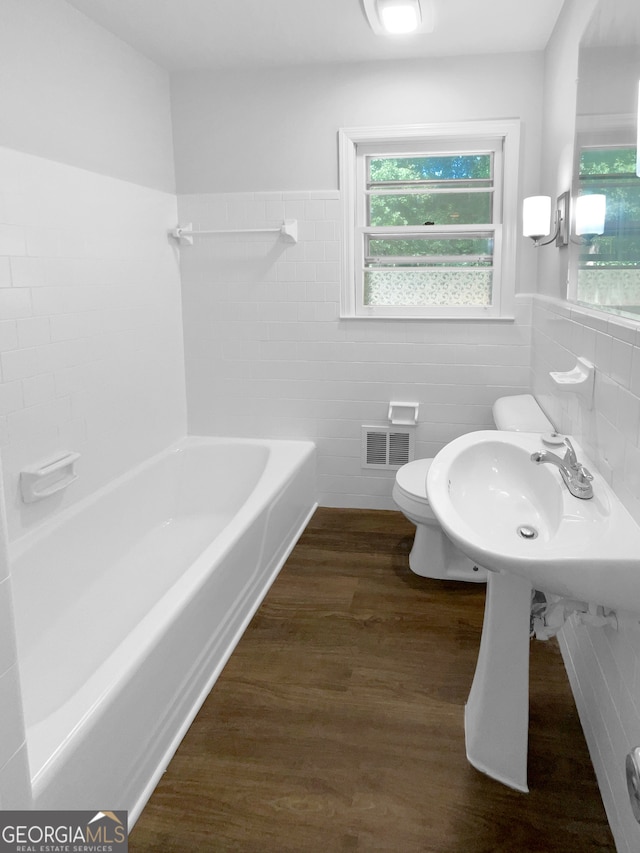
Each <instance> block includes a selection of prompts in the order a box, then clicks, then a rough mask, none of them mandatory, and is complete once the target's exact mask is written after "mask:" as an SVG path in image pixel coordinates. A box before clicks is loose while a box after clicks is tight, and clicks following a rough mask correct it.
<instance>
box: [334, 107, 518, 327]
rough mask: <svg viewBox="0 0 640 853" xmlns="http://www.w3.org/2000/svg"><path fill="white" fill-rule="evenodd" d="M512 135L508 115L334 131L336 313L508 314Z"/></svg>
mask: <svg viewBox="0 0 640 853" xmlns="http://www.w3.org/2000/svg"><path fill="white" fill-rule="evenodd" d="M518 138H519V123H518V122H516V121H509V122H506V121H503V122H465V123H461V124H454V125H425V126H411V127H400V128H358V129H347V130H342V131H340V156H341V160H340V177H341V193H342V203H343V210H344V228H345V234H344V247H345V250H344V270H343V289H342V305H341V313H342V316H343V317H464V318H469V317H485V318H486V317H500V316H507V315H508V313H509V310H510V309H511V305H512V296H513V281H514V268H515V263H514V260H515V259H514V254H515V224H516V220H517V214H516V208H517V198H516V196H517V169H518V166H517V163H518V150H517V149H518ZM505 223H509V227H507V226H506V224H505Z"/></svg>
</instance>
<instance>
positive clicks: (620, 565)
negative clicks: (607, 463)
mask: <svg viewBox="0 0 640 853" xmlns="http://www.w3.org/2000/svg"><path fill="white" fill-rule="evenodd" d="M574 446H576V452H577V455H578V459H579V460H580V461H581V462H582V463H583V464H585V465H586V466H587V468H589V469H590V470H591V471H592V473H593V474H594V479H593V498H591V499H589V500H581V499H580V498H576V497H574V496H573V495H571V494H570V493H569V491H568V489H567V488H566V486H565V485H564V483H563V482H562V479H561V477H560V472H559V470H558V469H557V468H556V467H555V466H554V465H550V464H549V463H544V464H536V463H534V462H532V461H531V458H530V457H531V454H532V453H533V452H534V451H537V450H542V449H545V446H544V445H543V443H542V440H541V437H540V435H539V434H538V433H511V432H500V431H495V430H492V431H480V432H472V433H469V434H467V435H464V436H461V437H460V438H457V439H455V440H454V441H452V442H451V443H450V444H448V445H447V446H446V447H445V448H443V450H441V451H440V453H438V454H437V456H436V457H435V459H434V460H433V463H432V465H431V468H430V469H429V474H428V477H427V493H428V495H429V503H430V504H431V507H432V509H433V512H434V514H435V516H436V518H437V519H438V520H439V522H440V523H441V525H442V527H443V529H444V530H445V532H446V533H447V535H448V536H449V538H450V539H451V540H452V541H453V542H454V543H455V544H456V545H457V546H458V547H459V548H460V549H461V550H462V551H463V552H464V553H465V554H467V555H468V556H469V557H470V558H471V559H472V560H474V561H475V562H476V563H478V564H479V565H481V566H483V567H485V568H487V569H489V570H490V571H493V572H501V573H512V574H515V575H518V576H520V577H522V578H524V579H526V580H527V581H529V583H530V584H531V586H532V587H533V588H534V589H539V590H541V591H543V592H549V593H553V594H556V595H561V596H565V597H568V598H573V599H580V600H582V601H586V602H589V603H593V604H599V605H604V606H605V607H610V608H614V609H615V608H622V609H625V610H632V611H635V612H640V527H639V526H638V525H637V524H636V523H635V521H634V520H633V518H632V517H631V515H630V514H629V513H628V512H627V510H626V509H625V508H624V506H623V505H622V504H621V502H620V501H619V499H618V498H617V496H616V495H615V493H614V492H613V491H612V489H611V488H610V487H609V485H608V484H607V482H606V480H604V479H603V478H602V476H600V475H599V474H598V473H597V472H596V471H595V470H594V468H593V467H592V466H591V464H590V463H589V460H588V459H586V458H585V457H584V454H583V452H582V450H581V449H580V448H579V447H578V446H577V445H576V443H575V442H574ZM546 449H549V448H546ZM553 449H554V450H555V451H556V452H558V453H559V454H560V455H561V454H562V449H560V451H558V448H553Z"/></svg>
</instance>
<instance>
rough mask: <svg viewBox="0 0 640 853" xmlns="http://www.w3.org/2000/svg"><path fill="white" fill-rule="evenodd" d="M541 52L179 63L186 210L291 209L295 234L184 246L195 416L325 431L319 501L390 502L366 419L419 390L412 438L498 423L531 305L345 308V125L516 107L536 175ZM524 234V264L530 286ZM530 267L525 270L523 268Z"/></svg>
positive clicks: (272, 218) (519, 373)
mask: <svg viewBox="0 0 640 853" xmlns="http://www.w3.org/2000/svg"><path fill="white" fill-rule="evenodd" d="M541 92H542V63H541V56H540V55H535V54H524V55H520V56H515V55H508V56H499V57H486V56H485V57H456V58H455V59H439V60H438V61H437V62H435V61H434V62H429V61H425V62H407V63H396V62H385V63H379V64H377V65H371V64H366V65H354V66H339V67H337V68H331V67H324V68H319V67H310V68H306V69H300V68H297V69H296V68H294V69H287V70H278V71H266V72H261V73H256V72H254V73H249V72H246V73H241V74H236V73H234V75H233V76H231V75H227V76H224V77H222V78H220V77H217V76H216V75H212V74H207V73H189V74H180V75H177V76H176V77H175V78H174V79H173V80H172V104H173V113H174V118H175V146H176V169H177V176H178V187H179V189H180V191H181V194H180V196H179V209H180V219H181V221H184V222H190V221H192V222H194V223H195V224H196V226H197V227H200V228H212V227H217V226H221V225H222V226H236V225H240V224H245V225H249V226H251V225H253V226H257V225H260V224H262V223H266V222H269V223H270V224H273V223H277V221H278V219H281V218H283V217H286V218H296V219H298V221H299V225H300V235H301V239H300V242H299V243H298V245H296V246H287V244H285V243H281V242H278V241H277V240H276V239H275V238H273V239H271V238H269V239H268V240H264V239H263V240H259V239H258V240H256V239H254V238H244V240H243V238H240V237H238V238H233V239H226V240H225V239H223V238H221V237H212V238H201V239H200V240H196V244H195V246H193V247H190V248H184V249H183V250H182V282H183V301H184V325H185V351H186V366H187V393H188V401H189V428H190V431H192V432H196V433H197V432H212V433H225V432H233V433H240V434H242V435H259V434H265V433H266V434H268V435H271V436H276V437H304V438H310V439H312V440H314V441H316V442H317V445H318V451H319V477H320V489H321V495H320V500H321V501H322V503H324V504H326V505H334V506H362V507H388V508H392V507H393V503H392V501H391V488H392V483H393V477H394V472H393V471H385V472H381V471H375V472H372V471H370V470H365V469H362V468H361V464H360V432H361V426H362V425H365V424H371V423H385V422H386V419H387V410H388V403H389V401H390V400H392V399H400V400H404V399H408V400H414V399H415V400H417V401H418V402H419V403H420V404H421V409H420V424H419V427H418V430H417V445H418V454H419V455H421V456H430V455H433V454H434V453H435V452H437V451H438V450H439V449H440V448H441V447H442V446H443V445H444V444H446V443H447V442H448V441H450V440H451V439H452V438H454V437H455V436H457V435H460V434H461V433H464V432H468V431H469V430H472V429H482V428H484V427H490V426H492V423H493V422H492V418H491V405H492V403H493V401H494V400H495V398H496V397H498V396H500V395H501V394H509V393H518V392H520V391H523V390H526V389H528V385H529V339H530V328H529V311H528V304H527V303H526V301H525V302H524V303H522V302H521V303H519V307H518V312H517V318H516V321H515V322H511V323H510V322H482V321H480V322H466V323H465V322H455V321H449V322H433V321H427V322H425V321H419V320H416V321H409V322H392V321H379V320H340V319H339V317H338V305H339V274H340V271H339V258H340V240H341V233H340V204H339V192H338V186H337V174H338V160H337V150H338V146H337V132H338V129H339V128H340V127H341V126H361V125H366V124H375V125H391V124H394V123H402V124H411V123H419V122H432V121H433V122H438V121H449V120H450V121H455V120H463V119H470V118H499V117H514V116H515V117H519V118H521V119H522V139H523V145H522V152H521V164H522V185H523V188H524V189H525V191H526V192H529V193H530V192H533V191H534V189H535V188H537V185H538V181H539V157H538V151H539V143H540V121H541V109H542V105H541ZM535 259H536V256H535V253H534V252H533V250H532V248H531V247H530V245H527V244H526V243H524V242H523V244H522V246H521V251H520V257H519V276H518V280H519V283H520V285H521V287H522V288H523V289H528V290H531V289H532V287H533V285H534V282H535ZM527 283H528V284H527Z"/></svg>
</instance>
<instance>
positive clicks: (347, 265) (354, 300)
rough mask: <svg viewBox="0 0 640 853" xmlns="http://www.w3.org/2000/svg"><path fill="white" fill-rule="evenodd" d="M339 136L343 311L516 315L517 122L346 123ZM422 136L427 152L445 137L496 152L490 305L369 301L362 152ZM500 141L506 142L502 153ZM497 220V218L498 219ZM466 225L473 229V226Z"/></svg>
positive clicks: (411, 148)
mask: <svg viewBox="0 0 640 853" xmlns="http://www.w3.org/2000/svg"><path fill="white" fill-rule="evenodd" d="M338 139H339V156H340V195H341V200H342V215H343V240H342V245H343V257H342V287H341V299H340V316H341V317H344V318H349V317H351V318H367V319H376V318H394V319H397V318H420V319H425V318H427V319H428V318H436V319H456V318H458V319H489V318H491V319H501V318H502V319H513V310H514V293H515V276H516V245H517V224H518V172H519V156H520V121H519V120H517V119H501V120H488V121H466V122H455V123H446V124H425V125H401V126H397V127H357V128H342V129H341V130H340V131H339V134H338ZM496 140H500V141H501V142H502V145H501V146H496ZM421 143H422V144H423V145H424V153H425V155H428V154H432V153H435V152H436V148H435V147H434V146H435V145H439V144H440V143H442V146H443V147H449V150H456V151H465V150H472V149H473V150H474V152H475V151H478V150H480V149H478V146H481V148H482V147H483V143H484V150H487V151H497V152H498V153H497V160H496V168H495V178H494V194H495V201H494V207H495V208H496V212H497V216H494V223H492V224H491V225H492V228H493V231H494V240H495V243H494V267H493V286H492V304H491V305H487V306H473V305H469V306H420V307H414V306H403V307H391V306H380V305H365V304H364V301H363V293H364V285H363V282H364V243H365V240H364V227H365V220H364V218H363V217H364V210H365V199H364V191H363V187H364V186H366V175H365V165H364V163H365V157H366V156H371V155H372V154H379V155H380V156H392V154H393V153H396V152H400V151H405V152H412V153H415V152H421ZM499 147H501V148H502V151H501V155H500V153H499V151H498V148H499ZM500 161H501V162H500ZM496 219H497V220H498V221H495V220H496ZM426 227H427V228H432V226H426ZM458 227H460V226H458ZM435 230H437V228H436V229H435ZM441 230H444V229H441ZM448 230H452V227H451V226H448ZM467 230H468V231H472V230H473V227H472V226H471V227H469V228H468V229H467ZM431 233H433V230H432V231H431Z"/></svg>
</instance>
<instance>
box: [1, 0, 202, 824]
mask: <svg viewBox="0 0 640 853" xmlns="http://www.w3.org/2000/svg"><path fill="white" fill-rule="evenodd" d="M0 17H1V18H2V26H0V79H2V80H4V81H11V82H10V84H9V82H7V85H5V86H2V87H0V146H1V147H0V383H1V384H0V443H1V452H2V463H3V467H4V476H3V478H2V485H3V488H2V490H1V492H0V721H1V722H0V809H10V808H25V807H28V805H29V803H30V797H31V792H30V778H29V767H28V762H27V753H26V746H25V742H24V731H23V723H22V707H21V699H20V692H19V677H18V666H17V660H16V646H15V640H14V632H13V620H12V600H11V590H10V584H11V576H10V566H9V564H8V541H7V540H8V538H9V536H11V537H12V538H15V537H16V536H18V535H19V534H20V533H21V531H23V530H24V529H26V528H29V527H31V526H33V525H34V524H36V523H38V522H40V521H44V520H45V519H46V518H49V517H51V516H54V515H55V514H56V513H58V512H59V511H60V510H61V509H62V508H63V507H65V506H68V505H69V504H70V503H71V502H73V501H75V500H77V499H79V498H80V497H82V496H84V495H86V494H88V493H90V492H91V491H93V490H94V489H96V488H98V487H99V486H101V485H103V484H104V483H105V482H107V481H108V480H112V479H114V478H115V477H116V476H117V475H118V474H119V473H121V472H122V471H124V470H125V469H126V468H128V467H130V466H131V465H134V464H136V463H137V462H139V461H141V460H142V459H144V458H146V457H148V456H150V455H151V454H153V453H154V452H156V451H158V450H160V449H161V448H162V447H164V446H166V445H167V444H169V443H171V442H172V441H174V440H175V439H177V438H179V437H180V436H182V435H184V433H185V430H186V414H185V408H186V405H185V393H184V374H183V353H182V327H181V309H180V281H179V272H178V259H177V253H176V251H175V246H173V245H172V243H171V241H170V240H169V239H168V238H167V230H168V229H169V228H171V227H173V226H174V225H175V222H176V218H177V212H176V197H175V194H174V191H175V181H174V166H173V144H172V129H171V111H170V102H169V77H168V74H167V73H166V72H165V71H163V70H162V69H160V68H158V67H157V66H156V65H154V64H153V63H152V62H150V61H149V60H148V59H146V58H145V57H143V56H141V55H140V54H137V53H136V52H135V51H134V50H132V49H131V48H130V47H129V46H128V45H125V44H124V43H123V42H121V41H119V40H118V39H116V38H115V37H113V36H112V35H110V34H109V33H107V32H106V31H105V30H103V29H102V28H101V27H99V26H97V25H96V24H94V23H92V22H91V21H89V20H88V19H87V18H86V17H85V16H84V15H82V14H80V13H79V12H77V11H76V10H75V9H74V8H72V7H71V6H70V5H69V4H67V3H66V2H63V0H3V3H2V13H1V15H0ZM60 450H76V451H79V452H80V453H81V454H82V456H81V459H80V461H79V463H78V466H77V470H78V474H79V479H78V480H77V482H76V483H74V484H73V485H72V486H71V487H70V488H69V489H68V490H67V491H66V492H65V493H63V494H60V495H58V496H56V497H52V498H50V499H48V500H47V501H43V502H41V503H39V504H33V505H31V506H28V507H27V506H26V505H23V504H21V503H20V500H19V498H18V472H19V470H20V468H21V467H22V466H23V465H25V464H30V463H32V462H36V461H38V460H40V459H41V458H42V457H44V456H47V455H48V454H51V453H57V452H58V451H60ZM5 496H6V503H7V508H6V512H5V509H4V498H5ZM7 521H8V529H7ZM34 630H37V626H34Z"/></svg>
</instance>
